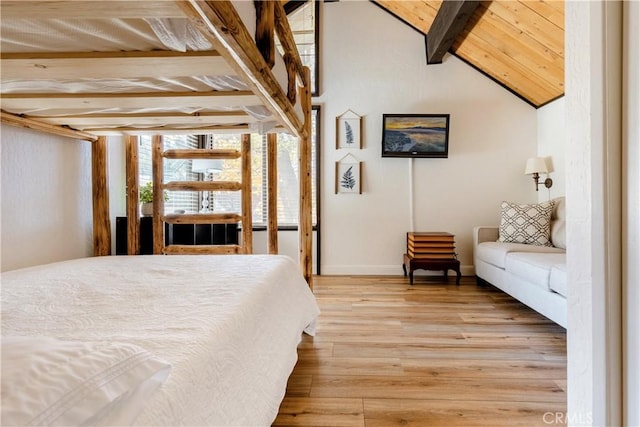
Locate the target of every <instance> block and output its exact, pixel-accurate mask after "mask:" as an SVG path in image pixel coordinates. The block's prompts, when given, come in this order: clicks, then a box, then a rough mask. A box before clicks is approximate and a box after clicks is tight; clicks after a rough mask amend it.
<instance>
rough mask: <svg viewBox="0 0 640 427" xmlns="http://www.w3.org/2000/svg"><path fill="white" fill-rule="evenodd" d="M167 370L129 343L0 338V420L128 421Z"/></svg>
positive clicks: (67, 423)
mask: <svg viewBox="0 0 640 427" xmlns="http://www.w3.org/2000/svg"><path fill="white" fill-rule="evenodd" d="M170 370H171V367H170V365H169V364H167V363H166V362H164V361H162V360H160V359H158V358H157V357H155V356H154V355H153V354H151V353H149V352H148V351H146V350H144V349H143V348H140V347H138V346H135V345H132V344H124V343H114V342H79V341H61V340H57V339H54V338H49V337H2V417H1V424H2V425H6V426H15V425H59V426H62V425H65V426H72V425H73V426H76V425H94V426H95V425H130V424H131V423H133V421H134V420H135V418H136V417H137V416H138V414H139V413H140V411H141V410H142V408H143V405H144V403H145V402H146V400H147V399H148V398H149V397H150V396H151V395H152V394H153V392H155V391H156V390H157V389H158V388H159V387H160V385H161V384H162V383H163V382H164V381H165V380H166V379H167V377H168V375H169V372H170Z"/></svg>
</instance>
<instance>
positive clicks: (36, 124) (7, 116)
mask: <svg viewBox="0 0 640 427" xmlns="http://www.w3.org/2000/svg"><path fill="white" fill-rule="evenodd" d="M0 118H1V120H2V123H6V124H8V125H11V126H18V127H22V128H27V129H34V130H39V131H42V132H47V133H52V134H55V135H60V136H66V137H68V138H73V139H81V140H85V141H91V142H94V141H97V140H98V136H96V135H92V134H90V133H86V132H80V131H77V130H74V129H69V128H66V127H62V126H57V125H52V124H48V123H42V122H40V121H38V120H33V119H29V118H26V117H20V116H16V115H15V114H11V113H7V112H5V111H2V112H0Z"/></svg>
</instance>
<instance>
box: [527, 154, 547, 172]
mask: <svg viewBox="0 0 640 427" xmlns="http://www.w3.org/2000/svg"><path fill="white" fill-rule="evenodd" d="M547 172H549V170H548V169H547V162H545V160H544V157H531V158H530V159H529V160H527V165H526V166H525V168H524V174H525V175H531V174H532V173H547Z"/></svg>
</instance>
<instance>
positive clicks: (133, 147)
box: [125, 135, 140, 255]
mask: <svg viewBox="0 0 640 427" xmlns="http://www.w3.org/2000/svg"><path fill="white" fill-rule="evenodd" d="M125 146H126V169H127V171H126V181H127V254H129V255H138V254H139V253H140V208H139V201H138V188H139V182H138V137H137V136H132V135H130V136H127V139H126V140H125Z"/></svg>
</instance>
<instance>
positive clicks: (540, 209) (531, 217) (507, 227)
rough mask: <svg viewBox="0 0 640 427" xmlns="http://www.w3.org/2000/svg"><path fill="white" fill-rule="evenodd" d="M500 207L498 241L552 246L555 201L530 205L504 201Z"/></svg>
mask: <svg viewBox="0 0 640 427" xmlns="http://www.w3.org/2000/svg"><path fill="white" fill-rule="evenodd" d="M500 208H501V214H500V229H499V234H500V237H499V238H498V241H500V242H505V243H526V244H530V245H539V246H552V245H551V213H552V211H553V202H551V201H549V202H542V203H536V204H530V205H519V204H516V203H510V202H502V204H501V205H500Z"/></svg>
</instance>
